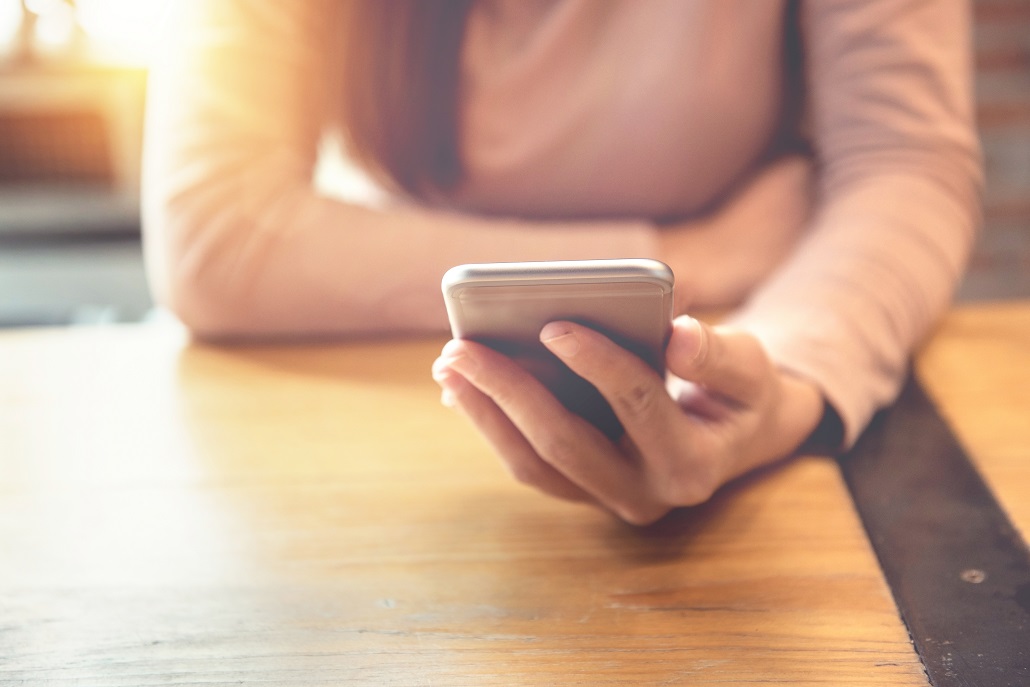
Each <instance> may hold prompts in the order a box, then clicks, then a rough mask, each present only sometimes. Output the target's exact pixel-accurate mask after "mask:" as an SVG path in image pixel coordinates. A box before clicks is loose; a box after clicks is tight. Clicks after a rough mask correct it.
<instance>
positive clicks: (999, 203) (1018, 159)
mask: <svg viewBox="0 0 1030 687" xmlns="http://www.w3.org/2000/svg"><path fill="white" fill-rule="evenodd" d="M973 8H974V13H975V14H974V16H975V29H974V31H975V33H974V43H975V46H976V72H977V83H976V98H977V118H978V122H979V126H980V136H981V140H982V142H983V147H984V156H985V163H986V171H987V188H986V192H985V197H984V211H985V220H986V228H985V230H984V233H983V235H982V237H981V239H980V243H979V244H978V246H977V249H976V252H975V253H974V255H973V260H972V262H971V264H970V269H969V274H968V276H967V278H966V281H965V283H964V284H963V286H962V288H961V290H960V292H959V295H960V297H962V298H966V299H980V298H1006V297H1014V296H1021V297H1030V0H974V4H973Z"/></svg>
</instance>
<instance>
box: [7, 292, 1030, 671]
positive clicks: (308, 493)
mask: <svg viewBox="0 0 1030 687" xmlns="http://www.w3.org/2000/svg"><path fill="white" fill-rule="evenodd" d="M992 312H994V311H992V310H989V309H988V310H986V311H985V313H986V314H984V315H982V316H981V315H979V314H971V313H965V312H961V313H958V314H956V315H955V316H954V317H953V318H952V319H950V320H949V322H948V324H946V325H945V326H944V328H943V329H942V330H941V333H940V335H939V337H938V339H936V340H935V341H934V343H933V344H932V345H931V346H930V348H929V349H928V350H927V357H926V365H927V366H928V367H927V368H925V369H931V368H932V369H933V370H935V371H936V370H938V368H940V367H942V366H944V367H946V368H947V370H948V372H947V374H945V373H944V372H935V374H936V375H937V376H936V378H935V379H936V381H935V383H934V384H933V385H932V386H933V388H934V389H935V391H938V392H940V393H939V395H938V397H939V398H941V399H942V402H944V403H945V406H946V411H947V412H948V413H949V414H950V415H951V416H954V417H956V418H964V419H965V420H966V422H965V425H966V426H965V427H964V429H963V428H962V427H960V429H962V432H963V435H964V436H968V437H969V438H970V441H971V443H972V444H974V448H975V447H977V446H979V448H980V450H979V451H978V452H977V454H978V455H980V456H984V457H989V458H990V459H991V462H992V466H991V469H994V468H995V467H996V466H994V465H993V461H994V458H995V457H996V456H1002V457H1004V456H1007V455H1009V453H1007V452H1011V453H1012V455H1015V452H1016V446H1015V443H1013V444H1012V445H1011V446H1009V444H1007V443H1005V441H1009V440H1011V441H1012V442H1015V441H1016V439H1015V438H1011V439H1006V440H1005V441H1003V442H1002V444H1000V445H998V446H995V445H994V444H991V443H990V441H991V439H990V435H991V434H992V433H991V432H989V431H984V432H983V433H982V435H981V434H980V433H978V431H979V428H980V427H981V423H983V424H986V425H989V426H995V425H996V424H997V423H998V422H999V420H998V419H997V418H996V417H995V416H994V415H993V414H992V413H991V412H987V411H984V413H983V414H982V415H980V416H979V417H980V419H979V420H977V419H974V418H970V416H969V415H967V413H971V412H973V411H970V410H969V408H970V407H971V406H972V405H979V404H981V403H983V402H984V401H983V400H982V399H981V398H980V397H977V398H976V399H972V398H969V397H967V396H966V395H965V394H962V393H960V392H959V393H956V394H954V395H950V396H949V395H948V394H949V393H950V390H952V389H962V388H967V387H969V385H983V390H982V394H983V397H987V396H989V395H990V389H991V387H990V384H989V382H987V381H985V380H984V378H983V376H982V375H978V374H977V372H978V371H977V370H976V369H974V368H972V367H969V366H966V368H965V371H964V372H963V370H962V369H961V368H959V367H954V368H952V367H951V366H945V365H944V364H943V363H942V362H940V361H941V360H942V359H950V358H951V357H952V356H954V355H959V356H960V357H961V354H960V353H954V352H951V351H952V349H953V348H954V349H962V348H963V347H966V346H971V345H979V344H977V343H976V342H973V343H970V340H969V339H970V336H969V335H967V333H968V330H969V329H970V328H972V329H979V328H981V327H982V326H987V325H986V324H985V323H994V324H992V325H991V326H992V327H1003V326H1004V325H1002V324H998V323H996V322H995V320H994V318H993V317H992V316H991V313H992ZM1027 312H1030V306H1021V307H1015V308H1014V310H1013V311H1011V312H1010V311H1008V310H1006V311H1004V312H1001V313H1000V314H999V317H1000V318H1001V319H1006V320H1007V319H1008V318H1009V317H1010V316H1011V315H1012V314H1013V313H1018V314H1019V316H1020V317H1021V318H1022V319H1020V320H1018V321H1019V322H1022V323H1024V324H1021V325H1019V326H1018V327H1016V329H1019V330H1020V331H1022V332H1023V334H1020V336H1025V335H1026V332H1027V331H1030V324H1028V323H1026V313H1027ZM980 317H984V318H986V320H981V319H979V318H980ZM970 318H972V319H970ZM992 331H996V330H992ZM1006 331H1008V330H1007V329H1006ZM973 338H976V337H973ZM441 344H442V341H435V340H434V341H397V342H385V343H361V342H357V343H349V344H337V345H305V346H294V347H284V346H279V347H272V346H269V347H245V348H244V347H241V348H218V347H211V346H203V345H196V344H191V343H189V342H188V340H187V339H186V338H185V336H184V335H183V334H182V332H181V331H180V330H178V329H174V328H170V327H166V326H141V327H112V328H97V329H77V330H75V329H73V330H53V331H44V330H41V331H35V332H22V333H7V334H3V335H0V485H2V486H0V684H22V683H25V684H47V685H70V684H89V685H170V684H176V685H216V684H238V683H240V682H243V683H257V684H267V685H298V684H334V685H476V686H479V685H555V684H562V685H608V684H613V685H614V684H632V685H661V684H691V685H695V684H697V685H706V684H726V683H730V684H757V683H777V684H789V685H828V684H833V685H874V684H875V685H926V684H927V682H926V678H925V676H924V674H923V672H922V670H921V666H920V663H919V660H918V658H917V657H916V655H915V654H914V652H913V650H912V647H911V644H910V642H909V640H908V636H907V633H906V631H905V628H904V627H903V625H902V624H901V622H900V620H899V618H898V615H897V611H896V609H895V607H894V604H893V602H892V600H891V596H890V592H889V590H888V589H887V587H886V585H885V583H884V581H883V579H882V577H881V575H880V572H879V569H878V567H877V564H876V561H875V557H874V556H873V554H872V553H871V551H870V548H869V546H868V543H867V541H866V538H865V535H864V533H863V531H862V528H861V525H860V523H859V522H858V520H857V518H856V516H855V514H854V512H853V509H852V506H851V504H850V502H849V499H848V496H847V492H846V490H845V489H844V487H843V485H842V483H841V480H840V476H839V474H838V470H837V467H836V465H835V463H834V462H833V461H832V460H828V459H821V458H804V459H800V460H795V461H791V462H789V463H786V464H784V465H781V466H778V467H776V468H774V469H770V470H766V471H764V472H762V473H760V474H757V475H754V476H752V477H750V478H748V479H746V480H744V481H742V482H741V483H738V484H735V485H732V486H731V487H729V488H727V489H725V490H724V491H723V492H721V493H720V494H719V495H718V496H717V497H716V498H715V499H714V500H713V501H712V502H711V503H709V504H707V505H705V506H702V507H699V508H694V509H687V510H683V511H680V512H677V513H675V514H673V515H672V516H670V517H668V518H666V519H665V520H663V521H662V522H660V523H658V524H657V525H655V526H652V527H649V528H644V529H636V528H632V527H629V526H626V525H623V524H620V523H618V522H616V521H614V520H613V519H612V518H610V517H609V516H607V515H605V514H603V513H599V512H596V511H594V510H592V509H590V508H587V507H583V506H576V505H571V504H564V503H560V502H557V501H554V500H551V499H549V498H547V497H544V496H540V495H538V494H536V493H534V492H532V491H530V490H528V489H525V488H522V487H520V486H518V485H516V484H514V483H513V482H512V481H511V480H510V479H509V478H508V476H507V475H506V474H504V471H503V469H502V468H501V467H500V465H499V463H498V462H497V461H496V460H495V459H494V458H493V457H492V455H491V454H490V451H489V449H488V447H487V446H486V445H485V444H484V443H483V442H482V441H481V440H480V439H478V438H477V436H476V435H475V434H474V433H473V432H472V430H471V428H470V427H469V426H468V425H467V424H466V423H465V422H464V421H463V420H462V419H461V418H460V417H458V416H456V415H454V414H453V413H451V412H449V411H447V410H446V409H444V408H443V407H441V406H440V405H439V402H438V390H437V388H436V386H435V384H434V383H433V382H432V380H431V379H430V377H429V365H430V363H431V361H432V359H433V358H434V357H435V355H436V353H437V351H438V350H439V346H440V345H441ZM991 346H992V348H991V351H992V355H993V356H994V357H995V358H996V361H995V364H997V365H1002V360H1003V357H1004V356H1008V357H1009V359H1010V362H1009V366H1011V365H1013V364H1015V362H1013V361H1017V362H1018V361H1019V360H1020V357H1021V355H1022V351H1021V350H1018V349H1019V346H1018V345H1016V346H1010V347H1009V348H1005V349H1004V350H1000V349H999V350H995V348H993V346H994V345H993V344H991ZM1022 359H1023V361H1024V362H1025V355H1024V356H1023V357H1022ZM974 376H977V377H978V379H977V380H973V379H971V377H974ZM995 383H996V384H997V385H998V386H997V387H996V388H995V393H998V394H1002V393H1007V392H1003V391H1001V389H1004V388H1005V386H1006V382H1005V380H1004V379H1003V378H998V379H995ZM941 389H944V390H945V391H940V390H941ZM1021 398H1024V397H1019V398H1017V397H1015V396H1012V397H1009V403H1011V404H1012V405H1016V404H1018V403H1022V408H1023V410H1024V412H1025V410H1026V409H1027V408H1028V407H1030V405H1028V403H1027V401H1026V400H1021ZM958 424H960V425H962V424H963V423H961V422H960V423H958ZM1013 431H1015V430H1013ZM1013 436H1015V435H1013ZM977 442H980V443H977ZM1023 445H1024V446H1025V445H1026V443H1025V441H1024V444H1023ZM999 469H1002V470H1014V468H999ZM1015 472H1019V471H1018V470H1015ZM988 473H990V470H988ZM1000 474H1005V475H1010V474H1012V473H1011V472H1003V473H1000ZM1024 493H1025V492H1024Z"/></svg>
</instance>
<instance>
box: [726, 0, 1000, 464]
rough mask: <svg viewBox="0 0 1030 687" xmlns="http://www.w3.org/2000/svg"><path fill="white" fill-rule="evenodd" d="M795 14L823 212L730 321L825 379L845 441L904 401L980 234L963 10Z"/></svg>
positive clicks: (885, 5)
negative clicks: (910, 370)
mask: <svg viewBox="0 0 1030 687" xmlns="http://www.w3.org/2000/svg"><path fill="white" fill-rule="evenodd" d="M802 14H803V27H802V28H803V31H804V35H805V37H806V60H807V64H808V92H809V98H810V114H811V116H812V129H813V131H812V133H813V137H814V143H815V147H816V153H817V156H818V164H819V173H818V188H817V190H816V193H817V203H816V212H815V214H814V217H813V218H812V225H811V228H810V230H809V234H808V236H807V237H806V240H805V242H804V243H803V244H802V245H801V247H800V249H799V250H798V251H797V253H796V254H795V255H794V256H793V258H792V259H791V260H789V261H787V262H786V263H784V264H783V266H782V267H781V268H780V269H779V270H778V271H777V272H776V273H774V275H773V276H772V278H771V279H770V280H769V281H767V282H766V283H765V284H764V285H763V286H762V287H761V288H760V289H759V290H758V292H757V293H756V294H755V295H754V296H753V297H752V298H751V300H750V302H749V303H748V305H747V307H746V308H744V309H743V311H742V312H740V313H739V314H737V315H736V316H735V317H734V318H732V320H731V322H732V324H734V325H735V326H738V327H741V328H744V329H746V330H748V331H750V332H752V333H754V334H755V335H756V336H757V337H758V338H759V339H760V340H761V341H762V343H763V344H764V346H765V348H766V350H767V351H768V352H769V354H770V355H771V357H772V358H773V360H774V361H775V362H776V363H777V364H778V365H780V366H781V367H782V368H784V369H787V370H790V371H792V372H793V373H794V374H797V375H799V376H800V377H803V378H806V379H809V380H812V381H814V382H815V383H817V384H818V386H819V387H820V389H821V391H822V393H823V395H824V396H825V397H826V399H827V400H828V401H829V402H830V403H831V404H832V405H833V407H834V408H835V409H836V410H837V412H838V413H839V414H840V416H841V417H842V419H843V421H844V427H845V444H846V445H849V444H850V443H852V442H853V441H854V439H855V438H856V437H857V435H858V433H859V432H860V431H861V429H862V428H863V427H864V426H865V424H866V423H867V421H868V420H869V418H870V417H871V415H872V413H873V412H874V411H875V410H876V408H878V407H879V406H882V405H884V404H886V403H888V402H890V401H891V400H892V399H893V398H894V396H895V395H896V394H897V391H898V389H899V386H900V383H901V381H902V379H903V377H904V374H905V370H906V366H907V361H908V358H909V356H910V355H911V353H912V351H913V349H914V348H915V346H916V345H917V344H918V343H919V342H920V340H921V339H922V338H923V337H924V336H925V335H926V334H927V332H928V330H929V328H930V327H931V326H932V324H933V323H934V322H935V321H936V320H937V318H938V317H939V316H940V315H941V314H942V312H943V311H944V309H945V308H946V307H947V305H948V303H949V301H950V298H951V295H952V292H953V290H954V288H955V286H956V284H957V282H958V280H959V278H960V277H961V274H962V271H963V268H964V265H965V261H966V259H967V256H968V253H969V250H970V246H971V245H972V241H973V239H974V236H975V232H976V230H977V228H978V223H979V188H980V183H981V177H980V175H981V169H980V158H979V148H978V144H977V140H976V134H975V130H974V126H973V115H972V97H971V83H970V79H971V77H970V71H971V70H970V67H971V64H970V62H971V60H970V55H969V41H970V27H969V7H968V3H966V2H965V1H964V0H940V1H935V2H932V3H927V2H918V1H911V0H876V1H866V0H819V1H817V2H805V3H803V12H802Z"/></svg>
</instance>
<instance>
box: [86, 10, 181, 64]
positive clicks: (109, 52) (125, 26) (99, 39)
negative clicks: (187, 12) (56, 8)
mask: <svg viewBox="0 0 1030 687" xmlns="http://www.w3.org/2000/svg"><path fill="white" fill-rule="evenodd" d="M167 2H168V0H78V2H76V7H77V13H78V19H79V24H80V26H82V29H83V31H85V32H86V35H87V36H88V37H89V39H90V43H91V45H92V46H93V51H94V52H95V53H96V54H97V56H98V57H100V58H101V59H103V60H105V61H111V62H117V63H119V64H125V65H133V66H145V65H147V64H149V63H150V61H151V60H152V58H153V56H154V53H155V49H156V45H157V42H158V40H159V37H160V32H161V22H162V19H163V17H164V12H165V8H166V7H167Z"/></svg>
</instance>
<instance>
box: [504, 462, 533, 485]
mask: <svg viewBox="0 0 1030 687" xmlns="http://www.w3.org/2000/svg"><path fill="white" fill-rule="evenodd" d="M507 466H508V472H509V473H510V474H511V476H512V478H514V479H515V481H516V482H518V483H520V484H525V485H526V486H530V487H532V486H536V485H537V484H539V483H540V469H539V467H538V466H537V465H535V464H533V463H532V462H530V461H525V460H509V461H507Z"/></svg>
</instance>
